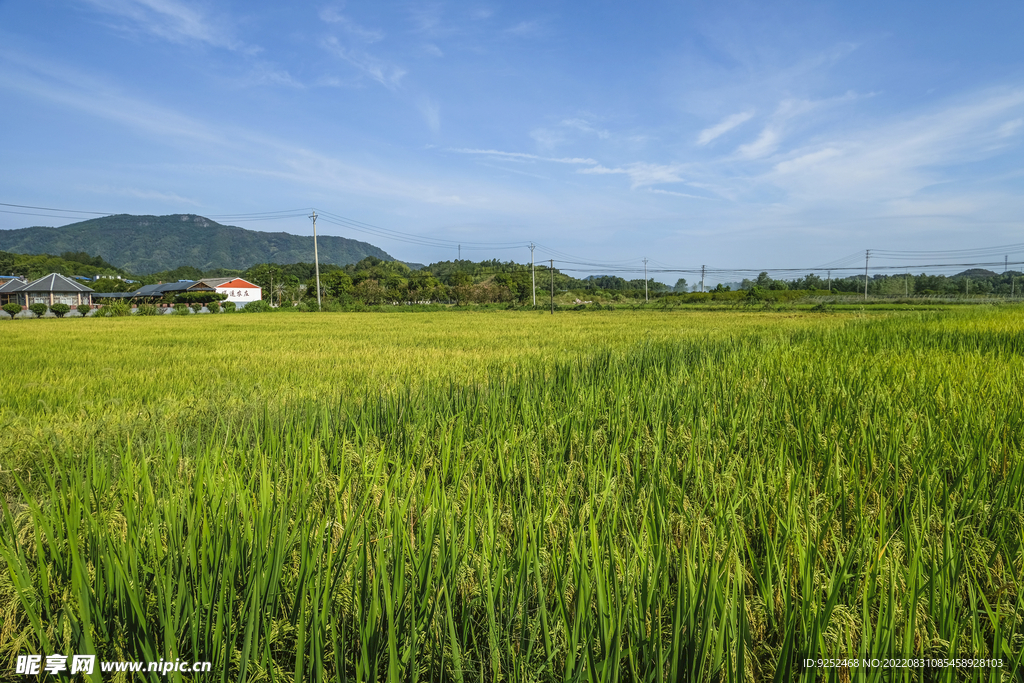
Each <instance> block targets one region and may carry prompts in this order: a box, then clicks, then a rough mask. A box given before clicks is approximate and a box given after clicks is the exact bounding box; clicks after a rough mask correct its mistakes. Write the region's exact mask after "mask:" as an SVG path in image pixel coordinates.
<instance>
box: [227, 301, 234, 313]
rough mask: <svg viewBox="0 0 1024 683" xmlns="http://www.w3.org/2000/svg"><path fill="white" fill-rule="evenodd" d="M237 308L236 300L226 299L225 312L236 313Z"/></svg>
mask: <svg viewBox="0 0 1024 683" xmlns="http://www.w3.org/2000/svg"><path fill="white" fill-rule="evenodd" d="M235 308H236V306H235V302H234V301H225V302H224V312H225V313H234V312H235Z"/></svg>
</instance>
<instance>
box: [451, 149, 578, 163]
mask: <svg viewBox="0 0 1024 683" xmlns="http://www.w3.org/2000/svg"><path fill="white" fill-rule="evenodd" d="M445 151H446V152H455V153H456V154H482V155H486V156H490V157H496V158H499V159H509V160H513V159H514V160H520V161H550V162H552V163H556V164H590V165H594V164H597V162H596V161H595V160H593V159H587V158H581V157H544V156H540V155H537V154H526V153H525V152H500V151H498V150H496V149H456V148H448V149H446V150H445Z"/></svg>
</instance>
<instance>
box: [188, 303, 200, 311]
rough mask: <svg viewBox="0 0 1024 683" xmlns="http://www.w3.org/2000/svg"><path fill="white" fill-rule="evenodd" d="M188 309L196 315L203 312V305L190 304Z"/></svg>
mask: <svg viewBox="0 0 1024 683" xmlns="http://www.w3.org/2000/svg"><path fill="white" fill-rule="evenodd" d="M189 308H191V309H192V310H193V311H195V312H196V313H198V312H199V311H201V310H203V305H202V304H201V303H198V302H197V303H194V304H191V305H190V306H189Z"/></svg>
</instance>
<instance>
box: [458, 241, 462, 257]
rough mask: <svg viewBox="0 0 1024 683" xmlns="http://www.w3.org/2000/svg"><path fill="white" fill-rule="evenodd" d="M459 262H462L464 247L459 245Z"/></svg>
mask: <svg viewBox="0 0 1024 683" xmlns="http://www.w3.org/2000/svg"><path fill="white" fill-rule="evenodd" d="M459 260H460V261H461V260H462V245H461V244H460V245H459Z"/></svg>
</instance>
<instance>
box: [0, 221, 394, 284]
mask: <svg viewBox="0 0 1024 683" xmlns="http://www.w3.org/2000/svg"><path fill="white" fill-rule="evenodd" d="M317 242H318V249H319V253H320V263H333V264H336V265H339V266H344V265H347V264H349V263H357V262H359V261H360V260H362V259H364V258H366V257H367V256H375V257H377V258H379V259H382V260H385V261H395V260H397V259H395V258H394V257H392V256H391V255H389V254H388V253H387V252H385V251H384V250H383V249H379V248H378V247H375V246H373V245H372V244H369V243H367V242H360V241H358V240H350V239H347V238H345V237H331V236H325V235H321V236H319V238H318V239H317ZM0 251H9V252H15V253H19V254H61V253H64V252H86V253H88V254H91V255H98V256H101V257H103V259H104V260H106V261H107V262H109V263H111V264H112V265H114V266H116V267H118V268H123V269H124V270H126V271H128V272H130V273H136V274H139V275H145V274H147V273H156V272H160V271H165V270H171V269H173V268H177V267H178V266H194V267H196V268H199V269H200V270H203V271H207V270H213V269H215V268H230V269H233V270H244V269H246V268H248V267H249V266H252V265H254V264H257V263H280V264H282V265H284V264H288V263H301V262H305V263H312V261H313V237H312V236H311V235H310V236H301V235H291V234H288V233H285V232H258V231H255V230H246V229H245V228H238V227H234V226H230V225H221V224H220V223H217V222H216V221H212V220H210V219H208V218H203V217H202V216H196V215H193V214H174V215H171V216H131V215H127V214H121V215H117V216H105V217H103V218H93V219H91V220H87V221H82V222H80V223H72V224H71V225H65V226H64V227H61V228H44V227H34V228H21V229H18V230H0Z"/></svg>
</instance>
